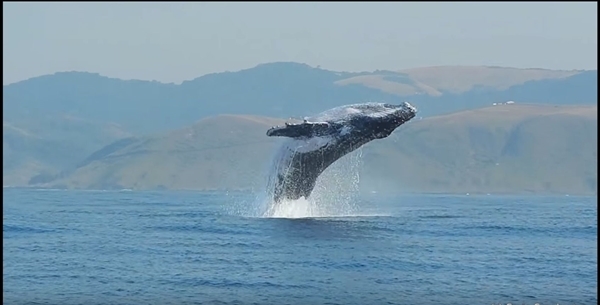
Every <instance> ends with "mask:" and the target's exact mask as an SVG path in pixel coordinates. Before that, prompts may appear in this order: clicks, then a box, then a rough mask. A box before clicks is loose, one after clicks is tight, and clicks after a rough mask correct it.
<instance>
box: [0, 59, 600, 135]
mask: <svg viewBox="0 0 600 305" xmlns="http://www.w3.org/2000/svg"><path fill="white" fill-rule="evenodd" d="M436 71H437V72H436ZM452 71H455V72H454V73H453V72H452ZM436 73H438V74H436ZM597 75H598V74H597V71H596V70H594V71H553V70H542V69H512V68H491V67H428V68H421V70H419V69H411V70H407V71H405V72H402V71H401V72H394V71H375V72H363V73H347V72H334V71H328V70H323V69H319V68H313V67H310V66H308V65H305V64H298V63H270V64H262V65H258V66H256V67H254V68H251V69H245V70H241V71H237V72H223V73H213V74H208V75H204V76H201V77H198V78H196V79H193V80H190V81H185V82H183V83H182V84H181V85H175V84H163V83H159V82H150V81H137V80H128V81H125V80H119V79H115V78H108V77H104V76H100V75H98V74H93V73H83V72H61V73H56V74H53V75H45V76H40V77H36V78H32V79H29V80H25V81H22V82H18V83H14V84H10V85H7V86H4V88H3V89H4V90H3V99H4V104H3V106H4V114H3V118H4V120H7V121H18V120H19V119H21V118H32V117H42V116H46V115H59V114H65V113H68V114H71V115H74V116H78V117H81V118H85V119H91V120H102V121H109V122H115V123H118V124H120V125H122V126H123V127H124V128H125V129H127V130H129V131H131V132H134V133H136V134H141V133H153V132H159V131H161V130H166V129H173V128H180V127H183V126H185V125H189V124H192V123H193V122H195V121H196V120H198V119H200V118H203V117H208V116H213V115H218V114H221V113H232V114H253V115H262V116H271V117H290V116H306V115H310V114H314V113H316V112H319V111H322V110H324V109H327V108H331V107H335V106H339V105H343V104H351V103H360V102H366V101H381V102H389V103H399V102H401V101H405V100H408V101H411V102H413V103H414V104H415V105H416V106H417V107H419V109H420V115H422V116H432V115H439V114H444V113H451V112H455V111H460V110H466V109H473V108H477V107H483V106H487V105H490V104H491V103H493V102H503V101H506V100H515V101H518V102H541V103H550V104H567V105H568V104H595V103H597V78H598V76H597ZM478 76H480V77H478ZM427 82H430V83H427ZM496 87H497V88H496Z"/></svg>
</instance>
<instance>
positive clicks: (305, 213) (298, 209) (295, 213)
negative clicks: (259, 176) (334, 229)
mask: <svg viewBox="0 0 600 305" xmlns="http://www.w3.org/2000/svg"><path fill="white" fill-rule="evenodd" d="M361 164H362V149H361V148H359V149H357V150H356V151H354V152H352V153H350V154H348V155H345V156H344V157H342V158H340V159H339V160H337V161H336V162H335V163H333V164H332V165H331V166H330V167H329V168H327V169H326V170H325V171H324V172H323V173H322V174H321V175H320V176H319V178H318V179H317V182H316V185H315V188H314V190H313V192H312V194H311V196H310V197H309V198H308V199H305V198H304V197H302V198H300V199H298V200H284V201H281V202H280V203H278V204H275V203H274V202H272V199H271V198H272V196H269V195H270V192H272V184H271V183H269V184H267V188H266V189H265V191H264V194H263V195H262V196H260V197H259V198H257V205H256V206H258V207H259V208H258V209H259V210H263V212H262V213H261V214H260V216H259V217H275V218H306V217H340V216H352V215H353V214H354V213H356V211H357V210H358V204H357V202H358V200H356V199H357V198H356V197H357V195H358V191H359V183H360V166H361Z"/></svg>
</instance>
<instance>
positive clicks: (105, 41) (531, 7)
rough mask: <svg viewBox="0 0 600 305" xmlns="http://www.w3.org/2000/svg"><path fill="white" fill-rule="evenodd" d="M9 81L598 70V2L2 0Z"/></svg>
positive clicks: (6, 80) (6, 78)
mask: <svg viewBox="0 0 600 305" xmlns="http://www.w3.org/2000/svg"><path fill="white" fill-rule="evenodd" d="M3 8H4V10H3V34H4V35H3V48H4V49H3V51H4V52H3V57H2V59H3V63H4V65H3V72H2V73H3V83H4V84H7V83H12V82H15V81H19V80H23V79H27V78H30V77H33V76H38V75H43V74H49V73H54V72H57V71H73V70H77V71H89V72H98V73H100V74H102V75H107V76H111V77H119V78H124V79H131V78H135V79H145V80H153V79H154V80H158V81H162V82H176V83H179V82H181V81H183V80H188V79H193V78H195V77H198V76H201V75H204V74H207V73H213V72H222V71H236V70H240V69H245V68H250V67H253V66H255V65H257V64H260V63H265V62H274V61H295V62H302V63H307V64H309V65H311V66H317V65H320V66H321V67H322V68H325V69H330V70H338V71H342V70H343V71H364V70H375V69H388V70H397V69H404V68H412V67H420V66H432V65H496V66H512V67H539V68H550V69H597V65H598V62H597V56H598V54H597V53H598V39H597V36H598V14H597V10H598V4H597V2H582V3H568V2H565V3H552V2H549V3H533V2H532V3H518V2H505V3H433V2H429V3H402V2H397V3H385V2H382V3H333V2H331V3H283V2H281V3H258V2H247V3H235V2H224V3H206V2H196V3H193V2H190V3H172V2H171V3H117V2H105V3H83V2H81V3H33V2H29V3H18V2H15V3H6V2H5V3H3Z"/></svg>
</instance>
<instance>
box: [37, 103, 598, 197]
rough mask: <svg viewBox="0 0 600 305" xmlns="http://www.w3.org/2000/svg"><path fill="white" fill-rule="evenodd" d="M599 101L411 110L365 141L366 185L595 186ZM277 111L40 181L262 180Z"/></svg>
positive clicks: (165, 184) (219, 123) (212, 185)
mask: <svg viewBox="0 0 600 305" xmlns="http://www.w3.org/2000/svg"><path fill="white" fill-rule="evenodd" d="M596 113H597V106H547V105H545V106H544V105H519V104H513V105H499V106H491V107H487V108H482V109H478V110H470V111H464V112H459V113H454V114H450V115H444V116H437V117H430V118H425V119H418V118H416V119H414V120H413V121H411V122H409V123H408V124H405V125H403V126H401V127H400V128H399V129H398V130H397V131H396V132H394V134H393V135H392V136H390V137H389V138H387V139H384V140H377V141H373V142H371V143H369V144H367V145H366V146H365V147H364V148H363V150H362V152H363V165H362V166H361V186H362V188H363V189H365V190H376V191H380V192H385V191H394V192H395V191H402V192H460V193H463V192H470V193H476V192H481V193H488V192H489V193H498V192H503V193H523V192H535V193H570V194H592V193H595V192H596V183H597V114H596ZM282 122H283V120H280V119H272V118H266V117H258V116H242V115H221V116H216V117H211V118H206V119H203V120H201V121H199V122H197V123H196V124H194V125H193V126H190V127H187V128H183V129H178V130H174V131H171V132H168V133H161V134H157V135H153V136H147V137H136V138H130V139H126V140H122V141H121V142H118V143H114V144H112V145H111V146H108V147H105V148H104V149H102V150H100V151H98V152H96V153H94V154H93V155H91V156H90V157H89V158H88V160H86V161H85V162H84V163H82V164H81V166H80V167H78V168H76V169H75V170H73V171H70V172H68V173H64V174H63V176H62V177H58V178H57V179H55V180H54V181H51V182H49V183H44V184H39V185H38V186H43V187H67V188H93V189H105V188H131V189H160V188H167V189H203V190H205V189H247V188H260V187H262V186H264V179H265V174H266V169H267V167H268V166H269V163H270V160H271V156H272V154H273V152H274V150H275V148H276V144H277V143H278V141H281V139H273V138H269V137H266V135H265V132H266V130H267V129H268V128H269V127H270V126H272V125H275V124H281V123H282Z"/></svg>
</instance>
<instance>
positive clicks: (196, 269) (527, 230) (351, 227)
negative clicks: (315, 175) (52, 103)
mask: <svg viewBox="0 0 600 305" xmlns="http://www.w3.org/2000/svg"><path fill="white" fill-rule="evenodd" d="M353 198H354V199H352V200H353V202H352V203H348V202H343V203H340V202H333V203H332V202H329V203H327V204H325V203H318V202H317V203H307V202H295V203H286V204H288V205H287V206H286V207H285V208H282V209H281V210H279V211H276V212H273V213H272V214H271V215H270V216H269V217H265V216H263V215H261V214H260V213H259V212H258V211H259V210H260V209H262V205H261V204H260V203H257V199H256V196H255V195H253V194H249V193H200V192H135V191H114V192H101V191H97V192H96V191H52V190H22V189H4V190H3V199H4V204H3V304H6V305H8V304H63V305H69V304H90V305H94V304H294V305H295V304H506V303H512V304H515V305H516V304H531V305H533V304H535V303H539V304H597V303H598V296H597V288H598V277H597V270H598V267H597V254H598V247H597V234H598V222H597V213H598V209H597V197H576V196H557V197H533V196H529V197H515V196H486V195H478V196H473V195H471V196H467V195H457V196H455V195H397V196H392V195H385V196H384V195H378V194H367V195H362V196H360V197H353ZM318 204H322V205H323V206H328V207H327V209H319V206H318Z"/></svg>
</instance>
